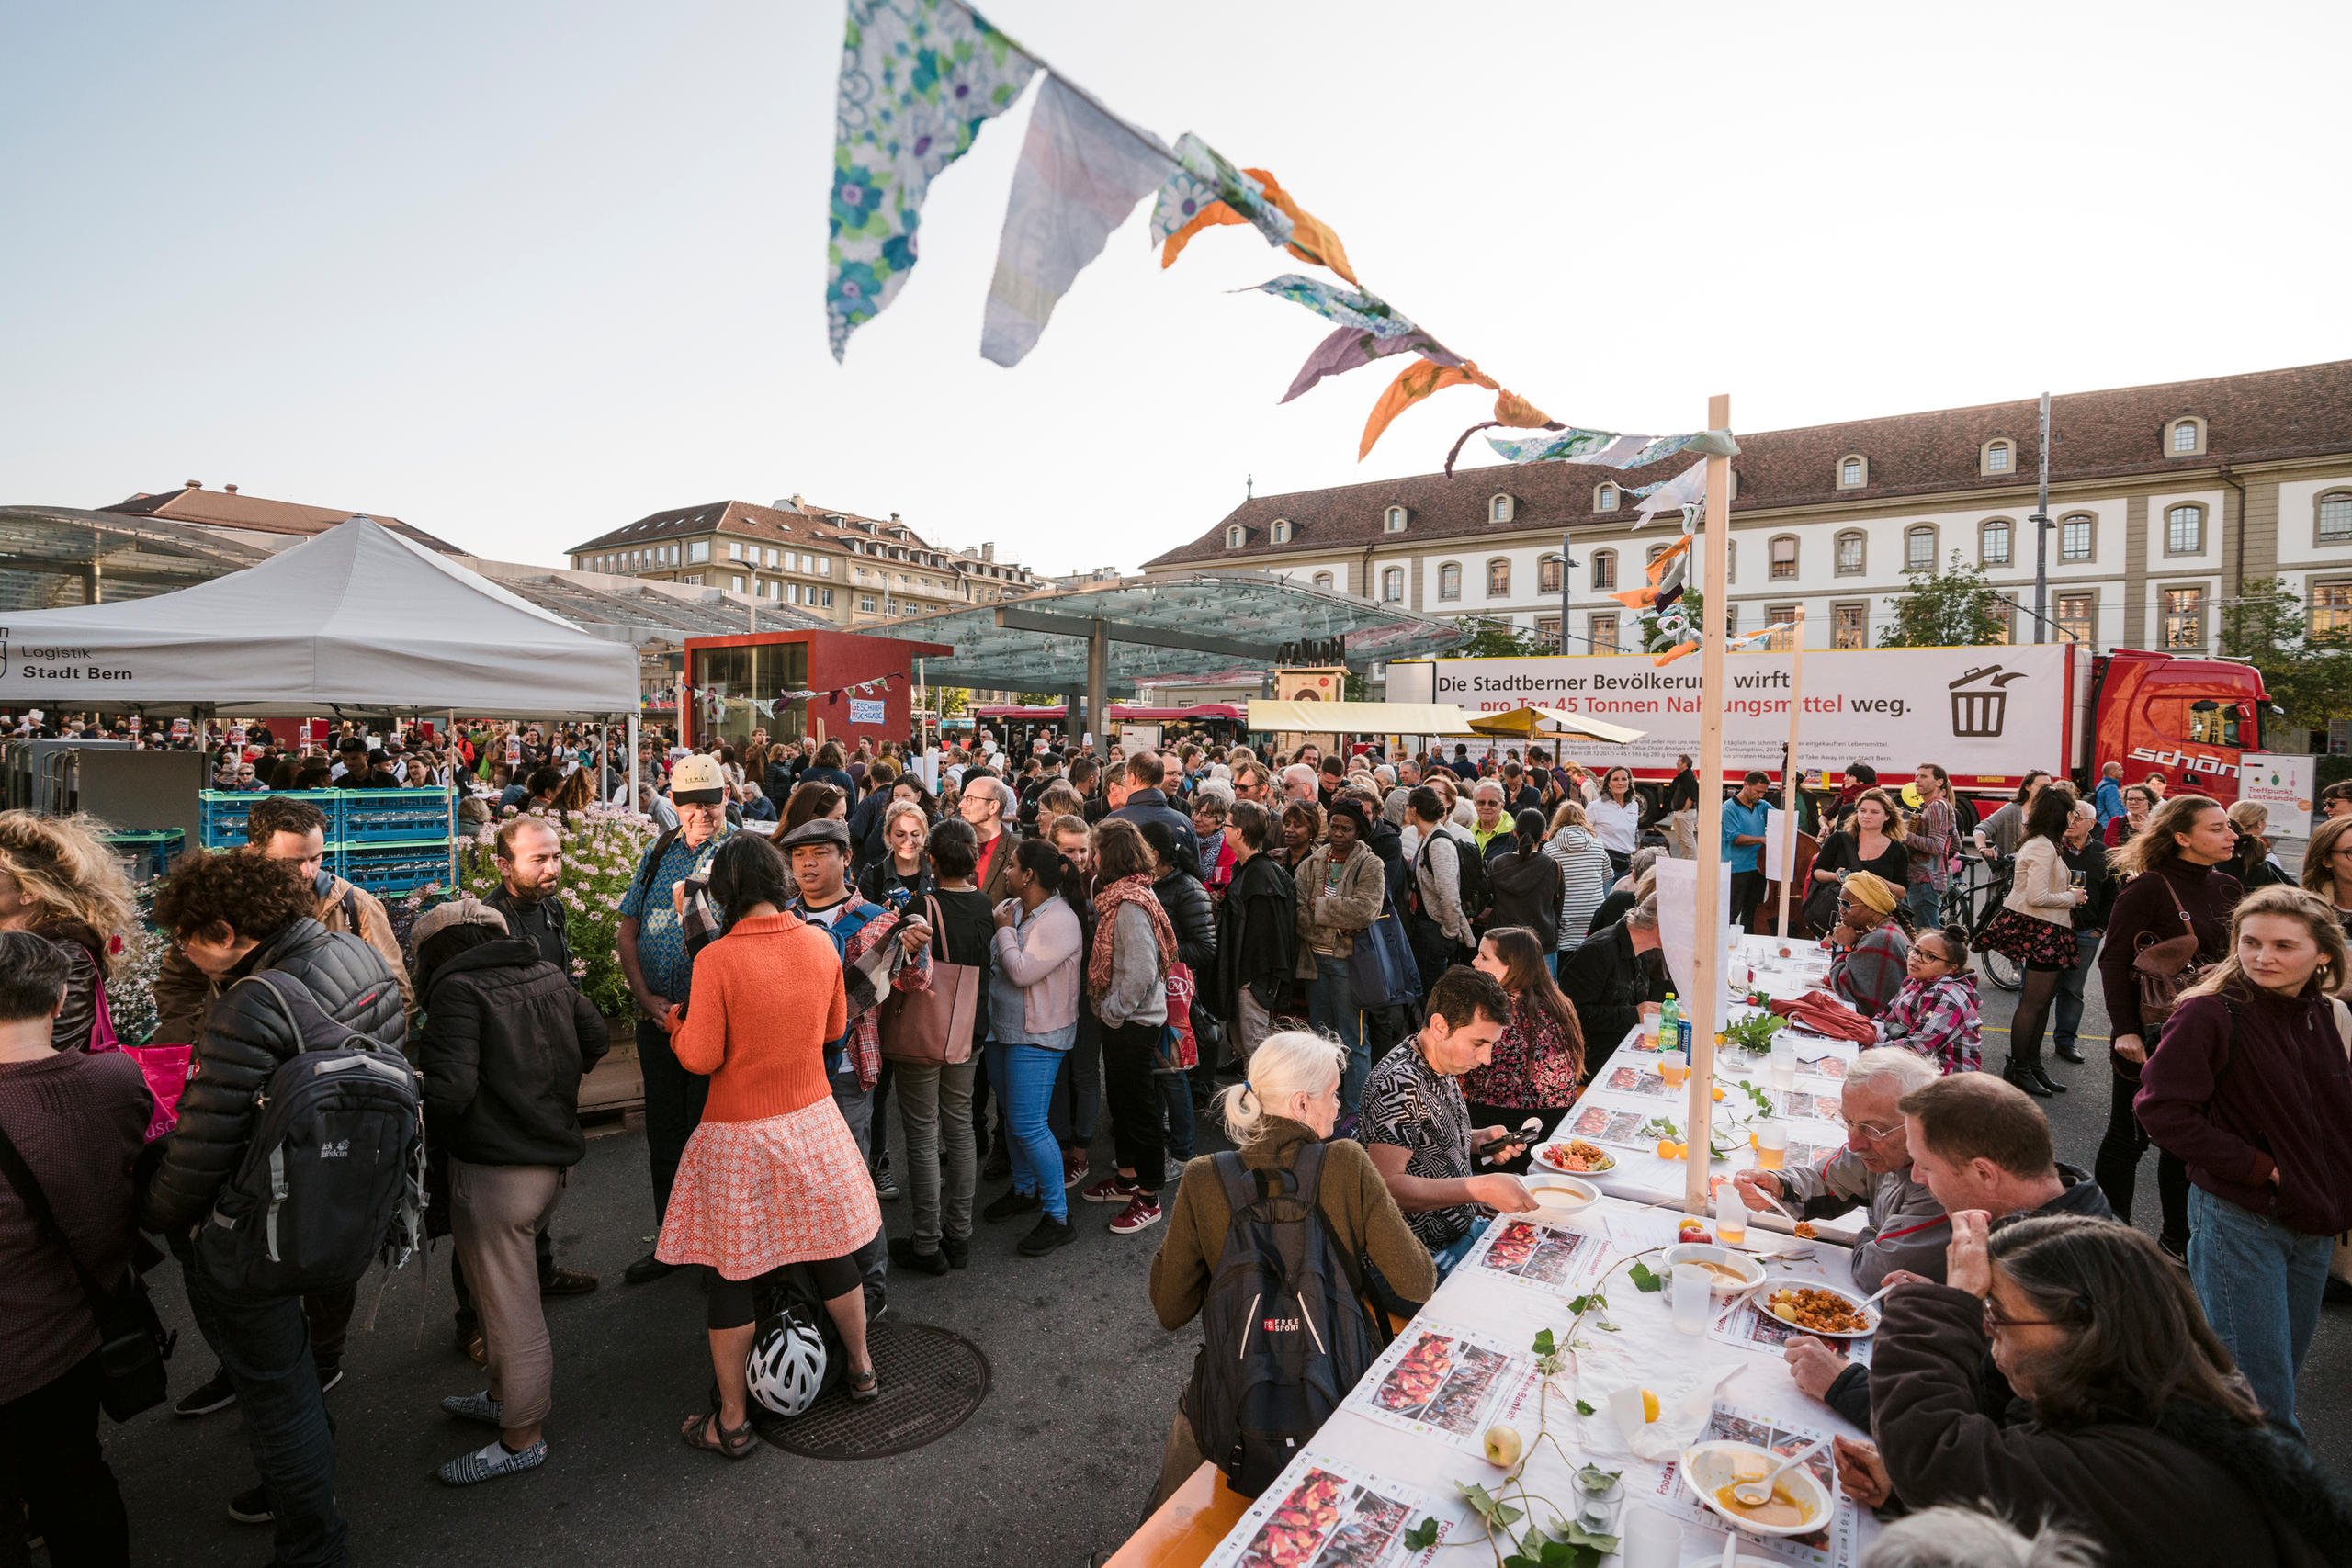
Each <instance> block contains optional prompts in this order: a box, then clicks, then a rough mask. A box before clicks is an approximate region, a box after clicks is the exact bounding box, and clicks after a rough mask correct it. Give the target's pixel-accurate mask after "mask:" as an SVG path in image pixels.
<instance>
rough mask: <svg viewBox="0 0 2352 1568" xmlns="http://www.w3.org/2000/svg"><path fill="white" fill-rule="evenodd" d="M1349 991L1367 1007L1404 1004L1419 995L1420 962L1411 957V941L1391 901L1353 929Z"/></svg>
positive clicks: (1373, 1008)
mask: <svg viewBox="0 0 2352 1568" xmlns="http://www.w3.org/2000/svg"><path fill="white" fill-rule="evenodd" d="M1348 991H1349V995H1350V998H1351V1000H1352V1001H1353V1002H1354V1003H1355V1005H1356V1006H1357V1007H1358V1008H1360V1009H1363V1010H1366V1011H1372V1010H1378V1009H1380V1008H1388V1007H1406V1006H1408V1005H1410V1004H1411V1003H1412V1001H1413V1000H1414V998H1417V997H1419V995H1420V966H1419V964H1416V963H1415V962H1414V960H1413V943H1412V941H1411V939H1410V938H1408V936H1407V935H1406V934H1405V922H1404V921H1403V920H1402V919H1398V918H1397V908H1396V906H1395V904H1394V903H1389V904H1386V905H1384V906H1383V907H1382V908H1381V911H1380V918H1379V919H1376V920H1374V921H1373V922H1372V924H1371V925H1369V926H1367V927H1366V928H1364V929H1363V931H1358V932H1357V933H1356V946H1355V953H1354V955H1353V956H1352V957H1351V958H1350V959H1349V960H1348Z"/></svg>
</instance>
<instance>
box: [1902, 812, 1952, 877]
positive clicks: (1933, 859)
mask: <svg viewBox="0 0 2352 1568" xmlns="http://www.w3.org/2000/svg"><path fill="white" fill-rule="evenodd" d="M1953 826H1954V823H1953V818H1952V814H1951V801H1949V800H1941V799H1939V800H1931V801H1929V802H1928V804H1927V805H1925V806H1922V807H1919V815H1918V816H1917V817H1916V818H1913V819H1912V823H1911V883H1912V886H1915V887H1916V886H1918V885H1919V884H1920V883H1922V882H1924V883H1926V884H1928V886H1930V887H1933V888H1934V889H1935V890H1936V891H1937V892H1939V893H1941V892H1942V891H1943V890H1944V888H1945V887H1946V886H1949V885H1950V884H1951V855H1952V829H1953Z"/></svg>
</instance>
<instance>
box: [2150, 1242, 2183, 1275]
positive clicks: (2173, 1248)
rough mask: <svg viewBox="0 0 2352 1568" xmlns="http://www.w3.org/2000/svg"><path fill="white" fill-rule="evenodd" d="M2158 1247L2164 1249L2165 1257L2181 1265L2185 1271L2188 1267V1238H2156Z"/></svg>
mask: <svg viewBox="0 0 2352 1568" xmlns="http://www.w3.org/2000/svg"><path fill="white" fill-rule="evenodd" d="M2156 1245H2157V1246H2158V1247H2163V1248H2164V1249H2165V1257H2167V1258H2171V1259H2172V1260H2173V1261H2174V1262H2175V1263H2177V1264H2179V1265H2180V1266H2181V1267H2182V1268H2183V1269H2186V1268H2188V1237H2187V1236H2185V1235H2183V1236H2170V1235H2160V1236H2158V1237H2156Z"/></svg>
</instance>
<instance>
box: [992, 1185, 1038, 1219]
mask: <svg viewBox="0 0 2352 1568" xmlns="http://www.w3.org/2000/svg"><path fill="white" fill-rule="evenodd" d="M1045 1206H1046V1201H1045V1200H1044V1199H1043V1198H1040V1197H1038V1196H1037V1194H1035V1192H1008V1193H1006V1194H1005V1195H1004V1196H1003V1197H1001V1198H999V1199H998V1200H997V1201H995V1202H993V1203H990V1204H989V1206H988V1207H987V1208H985V1209H982V1210H981V1211H980V1218H982V1219H984V1220H986V1221H988V1222H989V1224H996V1223H997V1222H998V1221H1000V1220H1010V1219H1015V1218H1018V1217H1019V1216H1020V1215H1023V1214H1034V1213H1036V1212H1037V1211H1038V1210H1040V1209H1042V1208H1044V1207H1045Z"/></svg>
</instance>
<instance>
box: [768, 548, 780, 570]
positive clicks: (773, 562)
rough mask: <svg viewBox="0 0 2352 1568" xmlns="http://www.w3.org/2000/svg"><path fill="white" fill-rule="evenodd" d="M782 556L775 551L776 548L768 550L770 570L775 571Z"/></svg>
mask: <svg viewBox="0 0 2352 1568" xmlns="http://www.w3.org/2000/svg"><path fill="white" fill-rule="evenodd" d="M779 560H780V557H779V556H778V555H777V553H776V552H775V551H774V550H770V551H769V552H768V570H770V571H774V570H775V569H776V566H777V564H778V562H779Z"/></svg>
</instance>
